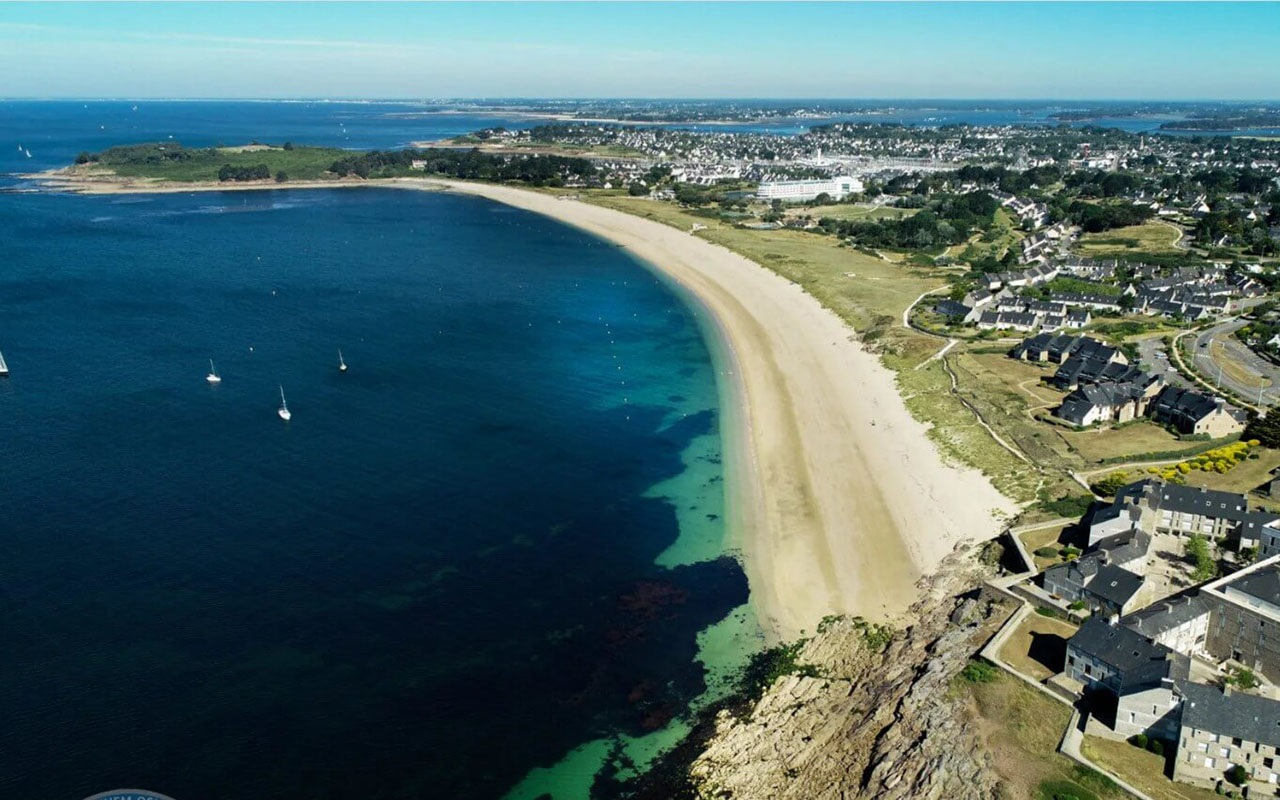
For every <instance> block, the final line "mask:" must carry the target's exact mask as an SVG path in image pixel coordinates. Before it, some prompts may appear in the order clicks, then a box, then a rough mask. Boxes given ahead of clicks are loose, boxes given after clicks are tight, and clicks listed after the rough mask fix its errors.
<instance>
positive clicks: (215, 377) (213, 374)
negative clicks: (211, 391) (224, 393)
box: [205, 358, 222, 383]
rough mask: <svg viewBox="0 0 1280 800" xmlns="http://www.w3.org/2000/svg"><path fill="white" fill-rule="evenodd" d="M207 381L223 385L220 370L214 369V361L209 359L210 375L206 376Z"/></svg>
mask: <svg viewBox="0 0 1280 800" xmlns="http://www.w3.org/2000/svg"><path fill="white" fill-rule="evenodd" d="M205 380H207V381H208V382H209V383H221V382H222V376H221V375H219V374H218V370H216V369H214V367H213V359H212V358H211V359H209V374H208V375H206V376H205Z"/></svg>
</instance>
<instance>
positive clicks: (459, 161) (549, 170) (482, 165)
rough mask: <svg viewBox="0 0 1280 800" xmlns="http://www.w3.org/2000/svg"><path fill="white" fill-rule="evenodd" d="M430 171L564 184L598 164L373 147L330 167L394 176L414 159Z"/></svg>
mask: <svg viewBox="0 0 1280 800" xmlns="http://www.w3.org/2000/svg"><path fill="white" fill-rule="evenodd" d="M415 161H416V162H420V167H419V169H421V170H422V171H424V172H426V173H427V174H430V175H443V176H446V177H450V178H464V179H467V180H485V181H499V182H505V181H522V182H525V183H528V184H531V185H533V186H563V185H564V183H565V181H566V180H567V179H569V178H580V179H585V178H590V177H592V176H594V175H595V174H596V168H595V166H593V165H592V164H591V162H590V161H588V160H586V159H585V158H566V157H563V156H551V155H527V156H503V155H491V154H487V153H481V152H479V151H478V150H468V151H463V152H459V151H456V150H396V151H386V152H384V151H378V150H375V151H372V152H369V153H360V154H353V155H350V156H347V157H345V158H340V159H338V160H337V161H335V162H334V163H333V165H332V166H330V167H329V171H330V172H333V173H334V174H336V175H340V176H343V177H346V176H349V175H356V176H358V177H361V178H369V177H392V176H396V175H406V174H409V173H410V171H411V170H413V169H414V166H413V164H414V162H415Z"/></svg>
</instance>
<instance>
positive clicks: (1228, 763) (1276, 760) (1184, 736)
mask: <svg viewBox="0 0 1280 800" xmlns="http://www.w3.org/2000/svg"><path fill="white" fill-rule="evenodd" d="M1178 688H1179V691H1180V693H1181V694H1182V704H1181V705H1182V708H1181V713H1180V725H1179V728H1178V751H1177V754H1176V755H1175V757H1174V761H1173V779H1174V780H1177V781H1185V782H1188V783H1195V784H1200V785H1202V786H1205V787H1208V788H1216V787H1217V786H1219V784H1221V783H1222V782H1223V781H1224V780H1225V779H1226V777H1227V773H1228V771H1233V772H1234V771H1235V769H1236V768H1237V767H1239V768H1241V769H1242V770H1243V773H1244V776H1245V785H1246V786H1248V787H1249V797H1263V796H1265V795H1271V796H1274V795H1275V794H1277V780H1280V702H1277V701H1275V700H1272V699H1270V698H1268V697H1259V696H1257V695H1252V694H1246V693H1244V692H1240V691H1234V690H1232V688H1231V687H1230V686H1224V687H1223V688H1218V687H1216V686H1206V685H1204V684H1198V683H1190V682H1187V683H1184V684H1183V685H1181V686H1179V687H1178ZM1233 777H1234V776H1233ZM1264 793H1265V795H1264Z"/></svg>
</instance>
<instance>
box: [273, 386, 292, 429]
mask: <svg viewBox="0 0 1280 800" xmlns="http://www.w3.org/2000/svg"><path fill="white" fill-rule="evenodd" d="M276 413H277V414H279V415H280V419H282V420H284V421H285V422H288V421H289V420H290V419H291V418H292V417H293V414H292V413H291V412H290V411H289V404H288V403H286V402H285V399H284V386H281V387H280V410H279V411H277V412H276Z"/></svg>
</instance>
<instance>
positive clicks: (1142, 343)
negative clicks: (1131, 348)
mask: <svg viewBox="0 0 1280 800" xmlns="http://www.w3.org/2000/svg"><path fill="white" fill-rule="evenodd" d="M1137 344H1138V363H1139V364H1142V365H1143V366H1145V367H1146V368H1147V371H1148V372H1150V373H1151V374H1152V375H1162V376H1164V382H1165V383H1166V384H1167V385H1169V386H1177V387H1179V388H1182V389H1190V388H1191V383H1190V381H1188V380H1187V379H1186V378H1184V377H1182V375H1180V374H1179V373H1178V371H1177V370H1176V369H1174V368H1173V366H1172V365H1171V364H1170V363H1169V353H1168V350H1167V348H1166V347H1165V344H1164V338H1163V337H1160V336H1152V337H1148V338H1146V339H1140V340H1139V341H1138V342H1137Z"/></svg>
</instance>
